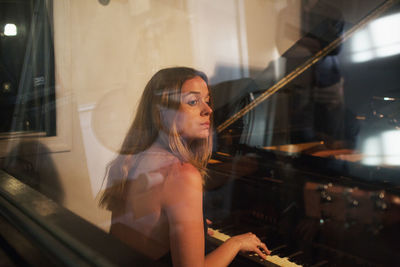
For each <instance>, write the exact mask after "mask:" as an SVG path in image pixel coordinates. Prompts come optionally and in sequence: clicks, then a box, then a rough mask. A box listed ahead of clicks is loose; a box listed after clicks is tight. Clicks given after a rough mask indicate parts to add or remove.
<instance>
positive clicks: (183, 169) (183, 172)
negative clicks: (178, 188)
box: [168, 162, 202, 185]
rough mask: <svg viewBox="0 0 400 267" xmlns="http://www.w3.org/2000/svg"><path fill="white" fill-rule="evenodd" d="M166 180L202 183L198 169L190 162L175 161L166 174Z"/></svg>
mask: <svg viewBox="0 0 400 267" xmlns="http://www.w3.org/2000/svg"><path fill="white" fill-rule="evenodd" d="M168 180H170V181H171V182H173V183H190V184H193V185H194V184H199V185H201V184H202V178H201V175H200V172H199V170H198V169H197V168H196V167H194V166H193V165H192V164H190V163H181V162H178V163H175V164H174V166H173V168H171V172H170V174H169V175H168Z"/></svg>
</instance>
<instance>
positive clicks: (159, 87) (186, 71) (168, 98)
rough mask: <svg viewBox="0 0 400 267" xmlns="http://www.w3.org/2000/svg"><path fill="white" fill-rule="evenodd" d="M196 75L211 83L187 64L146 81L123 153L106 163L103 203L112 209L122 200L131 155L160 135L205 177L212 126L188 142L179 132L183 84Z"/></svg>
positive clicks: (175, 152) (210, 148) (146, 146)
mask: <svg viewBox="0 0 400 267" xmlns="http://www.w3.org/2000/svg"><path fill="white" fill-rule="evenodd" d="M196 76H199V77H201V78H202V79H203V80H204V81H205V82H206V83H208V79H207V76H206V75H205V74H204V73H203V72H201V71H197V70H195V69H192V68H186V67H175V68H167V69H162V70H160V71H158V72H157V73H156V74H154V76H153V77H152V78H151V79H150V81H149V82H148V83H147V85H146V87H145V89H144V91H143V94H142V97H141V99H140V102H139V106H138V108H137V111H136V116H135V119H134V121H133V123H132V125H131V127H130V129H129V131H128V133H127V135H126V137H125V140H124V142H123V144H122V147H121V149H120V154H119V156H118V157H117V158H116V159H114V160H113V161H112V162H110V163H109V164H108V166H107V171H106V177H107V179H108V182H107V188H106V189H105V190H104V192H103V194H102V195H101V197H100V202H99V204H100V206H102V207H107V208H109V209H112V207H113V205H114V204H116V201H118V202H119V200H120V198H121V196H122V195H123V192H124V187H125V184H126V182H127V178H128V172H129V170H130V169H131V168H132V167H133V166H134V165H135V160H134V159H133V157H132V156H133V155H135V154H138V153H140V152H142V151H145V150H146V149H148V148H149V147H150V146H151V145H152V144H153V143H154V142H155V141H156V139H157V138H158V140H161V143H162V145H163V146H164V147H165V148H167V149H168V150H169V151H170V152H171V153H172V154H173V155H175V156H176V157H177V158H178V159H179V160H180V161H182V162H189V163H191V164H192V165H193V166H195V167H196V168H197V169H198V170H199V171H200V173H201V175H202V177H203V179H204V177H205V176H206V173H207V172H206V165H207V162H208V160H209V159H210V155H211V150H212V135H211V133H212V129H211V128H210V135H209V136H208V138H205V139H196V140H193V141H191V142H190V143H187V142H186V141H185V140H184V139H183V138H182V137H181V136H180V134H179V133H178V130H177V126H176V120H175V119H176V113H177V110H178V109H179V107H180V104H181V88H182V85H183V83H184V82H185V81H187V80H190V79H192V78H194V77H196ZM165 112H167V113H168V114H169V116H166V115H165ZM170 116H171V117H172V119H169V117H170ZM166 117H168V118H166Z"/></svg>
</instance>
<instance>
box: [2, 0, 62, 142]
mask: <svg viewBox="0 0 400 267" xmlns="http://www.w3.org/2000/svg"><path fill="white" fill-rule="evenodd" d="M0 109H1V111H0V139H6V138H9V137H16V136H54V135H56V107H55V78H54V46H53V32H52V1H51V0H26V1H1V2H0Z"/></svg>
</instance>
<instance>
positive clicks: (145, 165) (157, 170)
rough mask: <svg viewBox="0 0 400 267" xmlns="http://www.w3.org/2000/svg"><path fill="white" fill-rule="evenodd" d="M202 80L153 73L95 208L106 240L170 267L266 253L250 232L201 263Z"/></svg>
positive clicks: (207, 133)
mask: <svg viewBox="0 0 400 267" xmlns="http://www.w3.org/2000/svg"><path fill="white" fill-rule="evenodd" d="M211 114H212V110H211V107H210V95H209V90H208V86H207V77H206V76H205V74H204V73H202V72H199V71H196V70H194V69H191V68H184V67H179V68H168V69H163V70H160V71H158V72H157V73H156V74H155V75H154V76H153V77H152V78H151V79H150V81H149V82H148V84H147V85H146V87H145V90H144V92H143V95H142V98H141V100H140V103H139V107H138V110H137V113H136V117H135V120H134V122H133V124H132V126H131V128H130V129H129V132H128V134H127V136H126V138H125V141H124V143H123V145H122V148H121V153H120V156H119V157H118V158H116V159H115V160H114V161H113V162H111V164H110V165H109V167H108V174H107V176H108V187H107V189H106V190H105V192H104V194H103V195H102V198H101V200H100V204H101V205H102V206H106V207H107V208H109V209H110V210H111V211H112V226H111V230H110V232H111V234H113V235H115V236H116V237H118V238H120V239H121V240H122V241H123V242H125V243H127V244H128V245H130V246H131V247H133V248H134V249H135V250H137V251H140V252H142V253H144V254H146V255H147V256H149V257H151V258H153V259H154V260H160V259H162V258H166V257H167V258H172V262H173V265H174V266H191V267H192V266H215V267H217V266H227V265H228V264H229V263H230V262H231V261H232V260H233V258H234V257H235V256H236V254H237V253H238V252H239V251H252V252H256V253H258V254H259V255H260V256H262V257H266V255H265V254H264V253H263V252H262V251H261V250H263V251H264V252H265V253H267V254H269V251H268V249H267V247H266V245H265V244H264V243H262V242H261V241H260V239H259V238H258V237H256V236H255V235H254V234H252V233H247V234H242V235H238V236H234V237H232V238H230V239H228V240H227V241H226V242H224V243H223V244H222V245H221V246H219V247H218V248H217V249H216V250H214V251H212V252H211V253H209V254H207V256H205V255H204V254H205V252H204V232H205V230H204V224H203V208H202V195H203V191H202V188H203V180H204V177H205V175H206V165H207V162H208V160H209V158H210V154H211V148H212V136H211V131H212V129H211V127H212V126H211V125H212V124H211Z"/></svg>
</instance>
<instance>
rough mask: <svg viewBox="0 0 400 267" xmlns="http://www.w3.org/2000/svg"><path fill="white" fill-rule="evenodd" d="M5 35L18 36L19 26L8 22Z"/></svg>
mask: <svg viewBox="0 0 400 267" xmlns="http://www.w3.org/2000/svg"><path fill="white" fill-rule="evenodd" d="M4 35H5V36H16V35H17V26H16V25H15V24H12V23H7V24H6V25H5V26H4Z"/></svg>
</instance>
